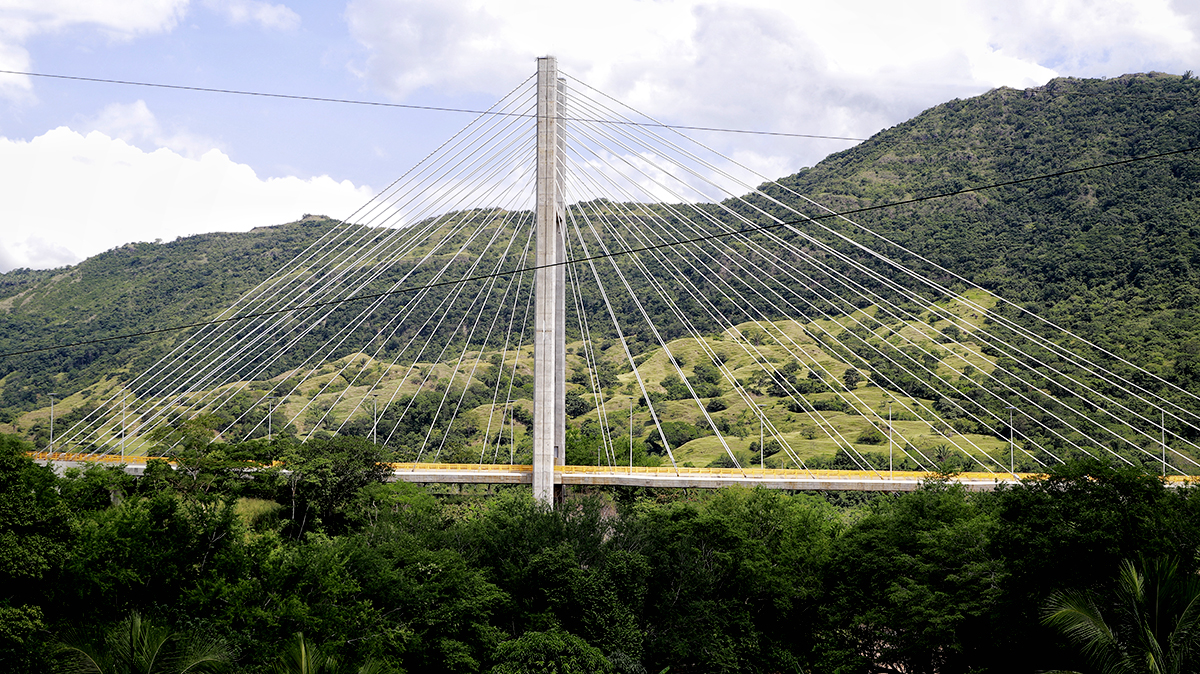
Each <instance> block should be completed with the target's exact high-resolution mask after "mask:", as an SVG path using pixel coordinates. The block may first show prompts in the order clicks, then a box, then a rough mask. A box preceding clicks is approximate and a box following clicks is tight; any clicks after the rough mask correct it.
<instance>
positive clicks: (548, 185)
mask: <svg viewBox="0 0 1200 674" xmlns="http://www.w3.org/2000/svg"><path fill="white" fill-rule="evenodd" d="M561 97H562V83H561V82H560V81H559V79H558V63H557V61H556V60H555V59H554V57H550V56H548V57H545V58H539V59H538V80H537V206H536V208H537V223H536V226H537V233H536V239H537V257H536V260H537V266H538V270H537V272H536V277H535V278H536V280H535V283H534V290H535V293H536V297H535V300H534V305H535V311H534V355H533V358H534V365H533V377H534V393H533V497H534V498H535V499H537V500H539V501H541V502H542V503H546V504H549V505H550V506H552V507H553V505H554V503H555V502H556V501H558V500H559V499H561V497H562V485H561V484H558V485H556V484H555V483H554V467H555V466H556V465H558V466H561V465H562V464H563V457H564V455H565V453H566V429H567V423H566V418H567V417H566V404H565V394H566V390H565V386H566V346H565V338H566V292H567V291H566V268H565V267H563V266H562V265H560V264H559V263H561V262H564V261H565V260H566V245H565V239H564V231H563V228H564V222H563V221H564V219H565V208H564V201H563V189H562V171H563V169H564V168H565V162H564V161H563V159H564V157H563V155H564V153H565V145H564V139H563V136H562V133H561V131H560V129H561V123H560V121H559V115H560V113H559V105H560V103H561ZM548 265H557V266H548Z"/></svg>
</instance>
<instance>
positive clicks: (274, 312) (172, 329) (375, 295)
mask: <svg viewBox="0 0 1200 674" xmlns="http://www.w3.org/2000/svg"><path fill="white" fill-rule="evenodd" d="M0 72H9V71H0ZM1197 150H1200V145H1195V146H1192V147H1187V148H1183V149H1180V150H1171V151H1168V152H1158V153H1155V154H1149V155H1141V156H1138V157H1130V158H1128V159H1120V160H1117V161H1111V162H1105V163H1103V164H1093V165H1091V166H1084V167H1080V168H1074V169H1065V170H1062V171H1055V172H1053V173H1045V174H1041V175H1037V176H1031V177H1028V178H1018V179H1016V180H1006V181H1003V182H998V183H991V184H988V185H978V186H974V187H965V188H963V189H960V190H953V191H950V192H940V193H938V194H930V195H926V196H923V197H914V198H912V199H904V200H901V201H895V202H890V203H886V204H876V205H873V206H863V207H861V208H854V209H850V210H846V211H839V212H836V213H824V214H819V215H814V216H811V217H805V218H798V219H793V220H781V221H778V222H774V223H770V224H766V225H760V226H757V227H743V228H741V229H736V230H729V231H722V232H716V233H713V234H706V235H704V236H697V237H693V238H690V239H684V240H680V241H671V242H667V243H662V244H655V245H649V246H642V247H640V248H628V249H624V250H616V251H611V252H608V253H602V254H597V255H592V256H589V257H581V258H575V259H572V260H564V261H563V262H556V263H553V264H547V265H535V266H532V267H523V268H521V269H512V270H508V271H502V272H495V273H492V274H481V275H478V276H471V277H468V278H463V279H455V280H450V281H441V282H438V283H429V284H425V285H420V286H410V287H407V288H396V289H393V290H389V291H387V292H381V293H370V294H366V295H356V296H354V297H346V298H342V299H336V300H328V301H324V302H314V303H311V304H302V305H297V306H294V307H287V308H284V309H274V310H271V311H262V312H257V313H252V314H246V315H243V316H231V317H229V318H220V319H216V320H211V321H200V322H197V323H187V324H184V325H176V326H172V327H168V328H157V329H154V330H144V331H141V332H131V333H127V334H123V335H115V336H113V337H101V338H98V339H89V340H85V341H80V342H72V343H69V344H61V345H56V346H44V347H38V348H35V349H23V350H20V351H8V352H4V353H0V358H11V357H13V356H23V355H27V354H31V353H42V352H45V351H54V350H56V349H69V348H73V347H77V346H89V345H92V344H100V343H103V342H112V341H116V340H120V339H132V338H134V337H147V336H150V335H157V334H162V333H165V332H176V331H179V330H188V329H191V328H199V327H204V326H208V325H218V324H221V323H229V322H232V321H243V320H248V319H252V318H262V317H264V316H274V315H278V314H286V313H288V312H292V311H302V310H305V309H313V308H319V307H325V306H332V305H338V304H346V303H349V302H358V301H364V300H372V299H378V298H381V297H387V296H389V295H401V294H404V293H409V292H418V291H421V290H431V289H434V288H440V287H445V286H452V285H458V284H461V283H469V282H472V281H485V280H487V279H491V278H496V277H500V276H510V275H512V274H521V273H524V272H529V271H537V270H539V269H544V268H549V267H557V266H562V265H574V264H579V263H583V262H589V261H592V260H601V259H606V258H610V257H617V256H619V255H632V254H635V253H641V252H646V251H651V250H658V249H660V248H673V247H676V246H682V245H686V244H690V243H699V242H702V241H711V240H713V239H722V238H727V237H734V236H740V235H744V234H753V233H755V232H761V231H767V230H773V229H779V228H781V227H787V226H789V225H799V224H804V223H806V222H812V221H816V220H827V219H836V218H843V217H847V216H851V215H858V214H860V213H868V212H872V211H879V210H883V209H887V208H894V207H897V206H907V205H911V204H917V203H922V202H926V201H933V200H935V199H944V198H946V197H953V196H957V195H959V194H968V193H971V192H981V191H983V190H991V189H998V188H1001V187H1011V186H1013V185H1021V184H1024V183H1030V182H1036V181H1038V180H1048V179H1050V178H1058V177H1061V176H1066V175H1072V174H1076V173H1086V172H1088V171H1097V170H1100V169H1104V168H1112V167H1115V166H1124V165H1127V164H1135V163H1138V162H1143V161H1150V160H1153V159H1162V158H1165V157H1173V156H1177V155H1181V154H1187V153H1189V152H1195V151H1197Z"/></svg>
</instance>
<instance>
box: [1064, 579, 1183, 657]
mask: <svg viewBox="0 0 1200 674" xmlns="http://www.w3.org/2000/svg"><path fill="white" fill-rule="evenodd" d="M1144 566H1145V568H1144V569H1139V568H1138V567H1136V566H1135V565H1134V564H1133V562H1130V561H1129V560H1124V561H1122V562H1121V566H1120V572H1119V575H1118V578H1117V588H1116V593H1115V595H1116V596H1115V599H1116V602H1115V605H1114V606H1113V611H1112V613H1113V614H1114V615H1110V616H1109V618H1107V619H1106V617H1105V611H1103V610H1102V609H1101V608H1100V606H1099V605H1098V604H1097V601H1096V598H1095V597H1093V596H1091V595H1089V594H1086V593H1082V592H1059V593H1055V594H1054V595H1053V596H1051V597H1050V600H1049V601H1048V602H1047V604H1046V612H1045V618H1044V621H1045V623H1046V624H1047V625H1049V626H1051V627H1054V628H1056V629H1058V630H1059V631H1061V632H1062V633H1063V634H1065V635H1066V636H1067V638H1068V639H1070V640H1071V641H1072V642H1073V643H1075V644H1076V645H1078V646H1079V647H1080V648H1081V649H1082V650H1083V652H1084V654H1085V655H1086V656H1087V658H1088V660H1090V661H1091V663H1092V664H1093V665H1094V666H1095V667H1096V669H1097V670H1099V671H1101V672H1103V673H1104V674H1116V673H1118V672H1138V673H1139V674H1140V673H1142V672H1145V673H1146V674H1168V673H1169V674H1176V673H1179V672H1186V671H1189V670H1193V669H1194V668H1195V665H1196V663H1197V661H1200V578H1197V577H1196V576H1195V574H1186V573H1183V572H1182V571H1181V570H1180V568H1179V563H1178V562H1177V561H1175V560H1172V559H1167V558H1158V559H1155V560H1153V561H1151V562H1150V563H1148V564H1145V565H1144Z"/></svg>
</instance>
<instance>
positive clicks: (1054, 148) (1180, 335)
mask: <svg viewBox="0 0 1200 674" xmlns="http://www.w3.org/2000/svg"><path fill="white" fill-rule="evenodd" d="M1198 104H1200V80H1197V79H1194V78H1183V77H1179V76H1176V75H1166V74H1161V73H1151V74H1142V75H1126V76H1123V77H1119V78H1116V79H1111V80H1081V79H1074V78H1061V79H1055V80H1052V81H1050V82H1049V83H1047V84H1046V85H1045V86H1042V87H1036V88H1034V89H1027V90H1024V91H1018V90H1014V89H1007V88H1001V89H997V90H994V91H991V92H989V93H987V94H984V95H982V96H979V97H977V98H972V99H968V100H955V101H951V102H949V103H944V104H942V105H939V106H937V107H934V108H932V109H930V110H927V111H926V112H924V113H922V114H920V115H918V116H917V117H915V118H914V119H912V120H910V121H908V122H905V123H903V124H900V125H897V126H895V127H893V128H891V129H887V130H885V131H882V132H880V133H879V134H877V135H876V136H874V137H873V138H871V139H870V140H868V141H866V142H864V143H862V144H860V145H858V146H857V147H854V148H853V149H850V150H847V151H845V152H841V153H838V154H835V155H832V156H830V157H828V158H826V159H825V160H824V161H822V162H821V163H820V164H818V165H817V166H815V167H813V168H811V169H809V170H805V171H802V172H800V173H798V174H796V175H793V176H789V177H786V178H782V179H780V180H779V181H778V186H775V185H767V186H766V190H765V191H766V192H768V193H769V194H772V195H773V196H775V197H776V198H778V199H780V200H781V201H784V202H788V203H795V202H796V195H804V196H807V197H810V198H812V199H814V200H815V201H817V202H819V203H821V204H823V205H825V206H827V207H830V208H832V209H835V210H838V211H848V210H853V209H859V208H864V207H870V206H877V205H881V204H887V203H894V202H900V201H905V200H910V199H914V198H921V197H927V196H932V195H937V194H942V193H947V192H954V191H957V190H962V189H964V188H968V187H975V186H982V185H990V184H1000V183H1005V182H1009V181H1016V180H1022V179H1026V178H1032V177H1035V176H1043V175H1052V174H1057V173H1061V172H1064V171H1073V170H1076V169H1085V168H1088V167H1091V166H1096V165H1100V164H1106V163H1110V162H1120V161H1124V160H1128V159H1132V158H1135V157H1140V156H1145V155H1153V154H1157V153H1166V152H1172V151H1177V150H1185V149H1188V148H1197V147H1200V107H1198ZM784 188H786V189H784ZM808 210H809V211H810V212H814V213H815V211H813V209H811V208H810V209H808ZM854 218H855V219H856V220H857V221H858V222H860V223H861V224H863V225H865V226H867V227H869V228H870V229H871V230H873V231H875V232H876V233H878V234H881V235H883V236H885V237H887V238H889V239H891V240H892V241H894V242H896V243H897V244H899V245H901V246H904V247H906V248H908V249H910V250H912V251H914V252H916V253H919V254H920V255H923V256H925V257H927V258H929V259H931V260H932V261H934V262H936V263H937V264H939V265H941V266H943V267H945V268H946V269H947V270H949V271H952V272H954V273H956V274H959V275H961V276H963V277H966V278H967V279H970V280H971V281H973V282H975V283H977V284H979V285H982V286H984V287H985V288H988V289H989V290H992V291H994V292H996V293H997V294H999V295H1001V296H1003V297H1005V298H1007V299H1010V300H1012V301H1013V302H1016V303H1018V304H1022V305H1024V306H1026V307H1027V308H1028V309H1029V310H1030V311H1033V312H1035V313H1037V314H1039V315H1042V316H1044V317H1046V318H1048V319H1051V320H1053V321H1055V322H1056V323H1058V324H1060V325H1062V326H1063V327H1066V328H1068V329H1070V330H1072V331H1076V332H1078V333H1080V334H1082V335H1084V336H1086V337H1087V338H1088V339H1089V340H1090V341H1094V342H1097V343H1099V344H1101V345H1103V346H1106V347H1109V348H1112V349H1115V350H1117V351H1119V352H1121V353H1123V354H1126V355H1128V356H1129V357H1131V358H1132V359H1134V360H1135V361H1137V362H1138V363H1139V364H1140V365H1142V366H1143V367H1145V368H1147V369H1149V370H1150V371H1152V372H1155V373H1160V374H1162V375H1164V376H1166V377H1170V378H1173V379H1174V380H1175V381H1177V382H1179V383H1180V384H1181V385H1184V386H1187V387H1192V388H1193V390H1196V389H1195V387H1196V386H1198V385H1200V379H1198V378H1197V377H1200V369H1198V368H1197V365H1198V363H1200V361H1198V360H1197V354H1198V353H1200V155H1198V154H1197V153H1194V152H1189V153H1184V154H1178V155H1173V156H1169V157H1166V158H1162V159H1156V160H1150V161H1144V162H1137V163H1132V164H1128V165H1120V166H1113V167H1109V168H1102V169H1098V170H1087V171H1082V172H1078V173H1070V174H1068V175H1061V176H1057V177H1052V178H1049V179H1045V180H1036V181H1032V182H1025V183H1021V184H1017V185H1011V186H1006V187H1000V188H997V189H988V190H983V191H979V192H972V193H969V194H961V195H957V196H954V197H950V198H945V199H933V200H929V201H922V202H920V203H915V204H911V205H906V206H901V207H897V208H889V209H882V210H878V211H871V212H866V213H862V214H861V215H857V216H854ZM825 222H827V223H828V224H829V225H830V226H834V227H837V228H839V229H841V230H843V231H845V232H846V233H847V234H848V235H849V236H852V237H854V238H856V239H859V240H863V241H870V238H869V237H865V236H863V235H862V233H861V232H856V231H854V230H853V229H851V228H848V227H845V226H844V223H839V222H838V221H835V220H827V221H825ZM872 245H877V244H876V243H873V244H872ZM881 249H887V247H881ZM891 250H893V251H894V250H895V249H891Z"/></svg>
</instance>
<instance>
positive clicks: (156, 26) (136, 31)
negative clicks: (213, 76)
mask: <svg viewBox="0 0 1200 674" xmlns="http://www.w3.org/2000/svg"><path fill="white" fill-rule="evenodd" d="M189 3H190V0H0V70H17V71H28V70H30V65H31V63H32V59H31V58H30V56H29V52H28V50H27V49H25V46H24V45H25V43H26V42H27V41H28V40H29V39H30V38H33V37H34V36H37V35H41V34H46V33H54V32H57V31H62V30H66V29H69V28H74V27H79V26H85V27H92V28H95V29H97V30H99V31H101V32H102V33H103V34H105V35H107V36H108V38H109V39H111V40H116V41H124V40H131V39H133V38H135V37H137V36H139V35H147V34H153V33H164V32H170V31H171V30H173V29H174V28H175V27H176V26H177V25H178V24H179V22H180V20H182V19H183V17H184V16H185V15H186V14H187V10H188V5H189ZM204 5H205V6H206V7H207V8H208V9H210V10H212V11H215V12H217V13H219V14H222V15H224V16H225V17H226V19H228V20H229V21H230V22H231V23H234V24H240V23H256V24H258V25H260V26H262V27H263V28H267V29H275V30H290V29H293V28H295V27H296V26H298V25H299V24H300V17H299V16H298V15H297V14H296V13H295V12H293V11H292V10H291V9H289V8H288V7H287V6H286V5H282V4H271V3H269V2H264V1H263V0H205V2H204ZM31 90H32V85H31V83H30V81H29V78H28V77H25V76H22V75H0V96H2V97H5V98H8V99H14V100H22V99H28V98H29V96H30V91H31Z"/></svg>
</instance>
